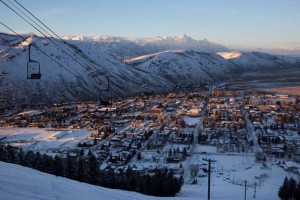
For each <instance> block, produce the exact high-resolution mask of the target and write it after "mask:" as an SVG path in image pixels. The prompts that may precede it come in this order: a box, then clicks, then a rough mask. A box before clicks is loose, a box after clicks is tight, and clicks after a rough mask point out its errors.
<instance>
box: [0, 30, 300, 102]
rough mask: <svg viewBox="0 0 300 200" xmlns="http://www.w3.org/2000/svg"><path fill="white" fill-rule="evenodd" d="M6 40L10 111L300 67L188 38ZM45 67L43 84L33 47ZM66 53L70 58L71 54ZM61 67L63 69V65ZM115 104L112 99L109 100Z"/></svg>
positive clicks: (4, 93) (0, 92) (0, 60)
mask: <svg viewBox="0 0 300 200" xmlns="http://www.w3.org/2000/svg"><path fill="white" fill-rule="evenodd" d="M24 37H26V38H27V39H26V41H23V40H22V39H20V38H19V37H17V36H14V35H9V34H4V33H2V34H1V33H0V100H2V102H1V104H2V105H7V104H15V103H17V104H19V103H26V104H29V103H31V104H33V105H36V104H37V103H41V102H42V103H53V102H64V101H78V100H96V99H98V98H99V94H100V90H103V89H106V87H107V78H106V77H105V76H104V74H106V75H108V76H109V77H110V83H111V91H112V95H113V96H115V97H124V96H131V95H135V94H138V93H140V92H150V93H162V92H168V91H172V90H173V89H174V88H175V87H177V86H178V85H180V86H190V85H199V84H208V83H217V82H222V81H225V80H232V79H234V78H235V77H239V76H240V75H241V74H243V73H245V72H249V71H260V70H264V69H271V70H272V69H274V70H277V69H278V68H279V67H285V68H288V67H291V68H293V70H294V69H297V70H299V66H300V59H299V58H295V57H289V56H274V55H269V54H265V53H259V52H229V51H228V50H227V49H226V48H225V47H224V46H222V45H218V44H214V43H211V42H208V41H207V40H200V41H197V40H194V39H192V38H190V37H188V36H186V35H181V36H175V37H155V38H152V39H128V38H119V37H110V36H105V37H99V36H95V37H81V36H80V37H75V36H74V37H63V38H64V39H65V41H66V42H67V43H64V42H62V41H60V40H58V39H55V38H52V41H54V42H55V43H56V44H58V46H56V45H54V44H53V43H52V42H50V41H49V40H47V39H46V38H44V37H38V36H35V35H24ZM29 43H31V44H34V45H35V46H36V47H38V48H39V49H41V50H42V51H43V52H44V53H46V54H47V55H48V56H50V57H51V58H52V59H53V60H54V61H53V60H51V59H50V58H48V57H46V56H45V55H43V54H42V53H41V52H39V51H38V50H37V49H35V48H34V47H32V53H31V58H32V59H33V60H36V61H38V62H39V63H40V65H41V74H42V77H41V79H40V80H28V79H26V73H27V62H28V44H29ZM62 49H64V51H65V52H63V50H62ZM58 63H59V64H58ZM103 95H104V96H106V97H108V96H109V93H107V92H104V94H103Z"/></svg>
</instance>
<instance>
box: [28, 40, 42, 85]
mask: <svg viewBox="0 0 300 200" xmlns="http://www.w3.org/2000/svg"><path fill="white" fill-rule="evenodd" d="M28 47H29V58H28V62H27V79H41V68H40V63H39V62H38V61H35V60H32V59H31V56H30V53H31V50H30V49H31V44H29V45H28Z"/></svg>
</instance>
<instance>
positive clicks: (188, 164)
mask: <svg viewBox="0 0 300 200" xmlns="http://www.w3.org/2000/svg"><path fill="white" fill-rule="evenodd" d="M211 91H212V87H210V89H209V92H210V93H209V95H208V98H207V99H206V101H205V104H204V106H203V109H202V110H201V112H200V114H199V116H200V118H199V121H198V123H197V125H196V127H195V129H194V132H193V133H194V140H193V144H192V145H191V149H190V151H189V155H190V156H188V158H187V160H186V162H185V167H184V174H183V178H184V181H185V182H189V180H190V178H191V177H190V176H191V173H190V168H191V163H192V158H193V155H194V153H195V148H196V146H197V144H198V137H199V131H198V130H199V129H202V128H203V116H204V114H205V112H206V108H207V106H208V102H209V99H210V96H211Z"/></svg>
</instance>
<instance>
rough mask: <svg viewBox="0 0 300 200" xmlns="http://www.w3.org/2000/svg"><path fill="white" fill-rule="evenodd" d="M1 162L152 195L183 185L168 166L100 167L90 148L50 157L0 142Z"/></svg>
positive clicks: (165, 193) (168, 192) (168, 193)
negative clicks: (151, 169) (139, 169)
mask: <svg viewBox="0 0 300 200" xmlns="http://www.w3.org/2000/svg"><path fill="white" fill-rule="evenodd" d="M0 161H3V162H8V163H14V164H18V165H22V166H25V167H29V168H33V169H36V170H39V171H42V172H45V173H48V174H53V175H55V176H61V177H66V178H68V179H72V180H76V181H80V182H85V183H89V184H93V185H98V186H102V187H107V188H112V189H122V190H129V191H136V192H140V193H142V194H147V195H154V196H174V195H175V194H176V193H178V192H179V191H180V189H181V186H182V185H183V178H182V177H179V178H177V177H175V176H174V174H173V172H172V171H171V170H168V169H156V170H154V172H152V173H149V174H142V173H138V172H136V171H135V170H134V168H133V167H130V166H128V167H127V169H126V170H124V171H120V172H119V173H116V172H115V171H114V170H113V169H111V168H108V169H106V170H100V168H99V166H100V165H99V161H98V159H97V158H96V156H95V155H94V154H93V153H92V152H91V151H89V152H88V155H87V156H84V152H83V150H81V151H80V153H79V154H76V155H75V154H74V155H71V154H67V155H66V156H65V157H60V156H58V155H55V156H54V157H52V156H49V155H47V154H41V153H39V152H36V153H35V152H33V151H26V152H25V151H23V150H22V149H21V148H16V147H13V146H11V145H4V144H0Z"/></svg>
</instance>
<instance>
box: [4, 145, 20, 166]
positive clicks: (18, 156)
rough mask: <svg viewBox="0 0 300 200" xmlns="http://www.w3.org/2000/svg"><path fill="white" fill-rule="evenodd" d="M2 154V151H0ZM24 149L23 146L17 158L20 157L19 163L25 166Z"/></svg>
mask: <svg viewBox="0 0 300 200" xmlns="http://www.w3.org/2000/svg"><path fill="white" fill-rule="evenodd" d="M0 154H1V153H0ZM24 156H25V155H24V151H23V149H22V148H21V149H20V150H19V152H18V154H17V159H18V164H19V165H22V166H24V165H25V160H24Z"/></svg>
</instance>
